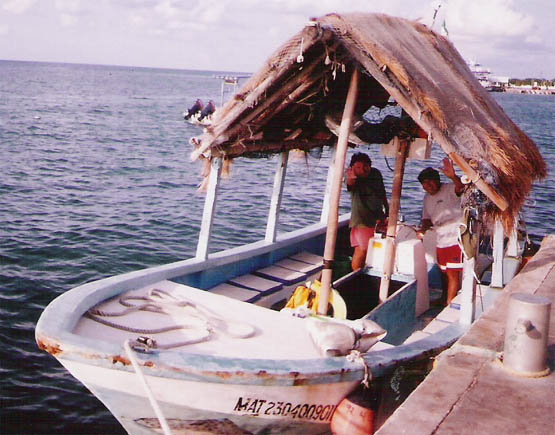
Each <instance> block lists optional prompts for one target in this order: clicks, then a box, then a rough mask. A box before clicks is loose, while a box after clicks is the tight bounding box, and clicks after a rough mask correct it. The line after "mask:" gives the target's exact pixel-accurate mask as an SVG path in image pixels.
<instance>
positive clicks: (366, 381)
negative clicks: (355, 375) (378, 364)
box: [346, 350, 372, 388]
mask: <svg viewBox="0 0 555 435" xmlns="http://www.w3.org/2000/svg"><path fill="white" fill-rule="evenodd" d="M346 358H347V361H349V362H355V363H359V364H362V365H363V367H364V378H363V379H362V381H360V383H361V384H362V385H364V386H365V387H366V388H370V381H371V380H372V371H371V370H370V367H368V364H366V361H365V360H364V358H363V357H362V354H361V353H360V351H358V350H351V353H349V354H348V355H347V356H346Z"/></svg>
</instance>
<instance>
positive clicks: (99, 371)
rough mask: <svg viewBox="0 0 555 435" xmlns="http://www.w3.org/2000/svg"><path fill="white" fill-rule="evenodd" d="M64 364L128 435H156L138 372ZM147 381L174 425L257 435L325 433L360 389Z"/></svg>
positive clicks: (347, 385) (163, 379) (349, 384)
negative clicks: (345, 402) (338, 409)
mask: <svg viewBox="0 0 555 435" xmlns="http://www.w3.org/2000/svg"><path fill="white" fill-rule="evenodd" d="M59 361H60V362H61V363H62V364H63V365H64V367H65V368H66V369H67V370H68V371H69V372H70V373H71V374H72V375H73V376H74V377H76V378H77V379H78V380H79V381H81V382H82V383H83V384H84V385H86V386H87V388H89V390H91V391H92V392H93V393H94V394H95V395H96V396H97V397H98V398H99V399H100V400H101V401H102V402H103V403H104V404H105V405H106V406H107V407H108V408H109V410H110V411H111V412H112V414H113V415H114V416H116V418H117V419H118V420H119V421H120V423H121V424H122V425H123V426H124V427H125V429H126V430H127V431H128V432H129V433H133V434H135V433H152V432H151V429H150V428H149V426H151V427H152V426H154V427H156V426H157V425H159V423H158V422H157V420H156V417H155V413H154V411H153V408H152V406H151V405H150V403H149V400H148V397H147V395H146V393H145V390H144V389H143V388H142V385H141V383H140V382H139V379H138V377H137V375H136V374H135V373H134V372H132V371H123V370H113V369H109V368H104V367H99V366H94V365H90V364H84V363H81V362H76V361H70V360H65V359H63V358H60V359H59ZM147 381H148V384H149V387H150V388H151V390H152V392H153V394H154V397H155V398H156V400H157V402H158V404H159V405H160V407H161V409H162V411H163V413H164V416H165V417H166V419H168V420H169V421H171V422H173V424H174V425H175V424H178V423H179V424H181V425H184V424H197V425H198V424H200V423H201V422H206V421H211V422H212V423H213V424H216V423H215V422H216V421H219V422H220V423H221V422H222V421H224V419H227V420H229V421H230V422H232V423H233V424H234V425H235V426H237V427H238V428H241V429H243V430H247V431H249V432H252V433H259V432H264V433H269V432H270V433H271V432H272V431H279V433H287V432H290V433H301V432H302V433H321V432H325V431H327V430H328V428H329V423H330V420H331V416H332V415H333V412H334V410H335V408H336V406H337V404H338V403H339V402H340V401H341V400H342V399H343V398H344V397H345V396H346V395H348V394H349V393H350V392H351V391H352V390H354V389H355V388H356V386H357V385H358V384H359V383H360V382H359V381H350V382H336V383H332V384H316V385H290V386H276V385H273V386H272V385H271V386H267V385H252V384H251V385H249V384H233V383H232V384H229V383H214V382H194V381H187V380H176V379H174V378H167V377H158V376H148V375H147ZM153 419H154V420H156V421H153ZM146 422H148V423H149V425H147V424H146ZM226 424H227V425H229V423H226Z"/></svg>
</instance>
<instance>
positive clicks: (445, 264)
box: [436, 245, 463, 272]
mask: <svg viewBox="0 0 555 435" xmlns="http://www.w3.org/2000/svg"><path fill="white" fill-rule="evenodd" d="M436 254H437V262H438V264H439V267H440V269H441V270H442V271H444V272H445V271H446V270H447V269H449V270H457V271H462V269H463V255H462V251H461V248H460V247H459V245H453V246H447V247H445V248H437V249H436Z"/></svg>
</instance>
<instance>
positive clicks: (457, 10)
mask: <svg viewBox="0 0 555 435" xmlns="http://www.w3.org/2000/svg"><path fill="white" fill-rule="evenodd" d="M445 18H446V22H447V28H448V29H449V31H450V32H451V33H456V34H459V35H471V36H473V37H474V38H477V39H478V38H484V37H492V36H493V37H507V36H521V35H526V34H528V33H529V32H530V31H532V30H533V28H534V20H533V18H532V17H531V16H530V15H527V14H525V13H520V12H517V11H516V10H515V8H514V5H513V1H512V0H488V1H485V0H449V2H448V3H447V4H446V5H445Z"/></svg>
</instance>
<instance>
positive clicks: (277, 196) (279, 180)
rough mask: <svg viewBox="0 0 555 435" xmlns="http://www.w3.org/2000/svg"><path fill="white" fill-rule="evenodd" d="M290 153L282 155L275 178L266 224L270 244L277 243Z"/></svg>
mask: <svg viewBox="0 0 555 435" xmlns="http://www.w3.org/2000/svg"><path fill="white" fill-rule="evenodd" d="M288 158H289V151H285V152H283V153H281V156H280V159H279V161H278V165H277V168H276V175H275V177H274V189H273V191H272V200H271V202H270V211H269V213H268V222H267V224H266V238H265V240H266V241H267V242H269V243H273V242H275V241H276V236H277V227H278V221H279V210H280V208H281V198H282V197H283V185H284V183H285V174H286V173H287V159H288Z"/></svg>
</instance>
